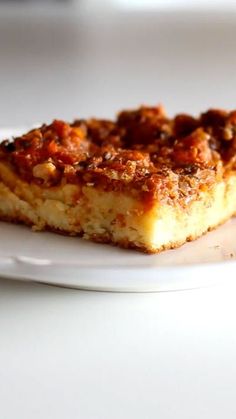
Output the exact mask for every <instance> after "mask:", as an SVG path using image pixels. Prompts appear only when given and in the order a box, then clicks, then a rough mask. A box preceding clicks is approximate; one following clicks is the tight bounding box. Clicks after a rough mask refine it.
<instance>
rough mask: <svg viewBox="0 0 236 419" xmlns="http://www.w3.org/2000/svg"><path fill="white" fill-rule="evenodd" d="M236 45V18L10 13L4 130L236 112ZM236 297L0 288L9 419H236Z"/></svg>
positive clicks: (1, 113) (2, 37)
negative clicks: (153, 109)
mask: <svg viewBox="0 0 236 419" xmlns="http://www.w3.org/2000/svg"><path fill="white" fill-rule="evenodd" d="M68 19H69V20H68ZM68 22H69V24H68ZM235 32H236V25H235V15H234V14H232V15H231V14H230V13H227V14H224V15H223V14H218V15H217V16H215V15H214V13H213V14H212V13H211V14H210V15H205V14H203V15H201V14H198V13H194V14H190V15H186V14H184V13H181V14H177V15H175V14H171V13H170V14H164V15H163V14H157V15H154V14H153V13H151V14H143V15H140V14H139V15H133V14H128V15H126V14H124V15H123V14H119V15H116V16H113V17H112V18H109V19H107V18H106V17H104V16H99V13H98V15H97V17H96V20H94V18H85V16H81V17H78V16H75V15H73V13H72V14H70V16H69V17H68V16H66V15H65V14H61V15H60V16H57V17H55V16H54V17H52V16H51V17H50V16H49V15H47V14H46V13H44V18H43V19H42V16H40V15H37V16H33V15H32V14H31V15H30V13H28V12H27V11H26V12H25V13H21V14H20V16H18V17H17V16H15V17H14V16H13V15H11V14H10V13H0V60H1V61H0V87H1V89H0V125H1V126H10V125H12V126H21V125H22V126H25V125H28V124H32V123H35V122H37V121H44V120H50V119H52V118H54V117H62V118H68V119H73V118H74V117H76V116H88V115H91V114H94V115H101V116H111V115H112V114H113V113H114V112H115V111H116V110H117V109H119V108H121V107H124V106H125V104H126V105H127V106H136V105H137V104H140V103H142V102H146V103H156V102H159V101H163V102H164V103H165V104H166V105H167V108H168V110H169V111H170V112H171V113H173V112H175V111H181V110H182V111H188V110H191V111H193V112H199V111H200V110H202V109H205V108H207V107H208V106H212V105H214V106H223V107H229V108H230V107H235V105H236V96H235V82H236V55H235V53H234V49H235V35H236V34H235ZM0 245H1V246H3V245H4V243H1V244H0ZM235 296H236V287H235V286H234V285H233V284H232V281H231V284H230V286H229V285H228V282H227V278H225V284H223V285H222V286H220V287H219V286H218V287H215V288H209V289H202V290H195V291H184V292H175V293H161V294H106V293H93V292H80V291H74V290H67V289H60V288H54V287H50V286H43V285H37V284H27V283H20V282H14V281H7V280H4V279H2V280H0V418H1V419H32V418H34V419H41V418H43V419H51V418H53V419H54V418H55V419H67V418H68V419H74V418H81V419H118V418H119V419H133V418H134V419H156V418H160V419H178V418H180V419H195V418H196V419H211V418H214V419H221V418H227V419H235V417H236V331H235V319H236V304H235V300H236V298H235Z"/></svg>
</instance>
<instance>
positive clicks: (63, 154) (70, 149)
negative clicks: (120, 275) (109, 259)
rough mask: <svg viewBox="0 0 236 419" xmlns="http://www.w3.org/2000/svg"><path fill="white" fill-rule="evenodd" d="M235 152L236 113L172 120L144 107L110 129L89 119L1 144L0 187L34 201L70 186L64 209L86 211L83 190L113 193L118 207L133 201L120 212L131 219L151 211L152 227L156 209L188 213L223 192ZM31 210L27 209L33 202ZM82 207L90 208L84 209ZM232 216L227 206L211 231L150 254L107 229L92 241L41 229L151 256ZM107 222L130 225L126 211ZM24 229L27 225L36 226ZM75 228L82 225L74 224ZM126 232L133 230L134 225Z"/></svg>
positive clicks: (143, 243)
mask: <svg viewBox="0 0 236 419" xmlns="http://www.w3.org/2000/svg"><path fill="white" fill-rule="evenodd" d="M235 149H236V111H233V112H226V111H223V110H209V111H208V112H205V113H203V114H201V115H200V116H199V117H198V118H194V117H192V116H189V115H185V114H181V115H177V116H176V117H175V118H173V119H171V118H168V117H167V115H166V113H165V111H164V109H163V107H162V106H157V107H144V106H143V107H141V108H139V109H137V110H133V111H123V112H121V113H120V114H119V115H118V117H117V118H116V120H115V121H107V120H97V119H90V120H76V121H75V122H73V123H72V124H68V123H65V122H63V121H58V120H55V121H54V122H53V123H52V124H50V125H43V126H41V127H40V128H37V129H34V130H32V131H30V132H29V133H27V134H25V135H23V136H22V137H18V138H15V139H13V141H11V140H10V141H9V140H5V141H3V142H2V143H1V144H0V182H1V181H2V183H3V186H7V188H9V191H10V192H13V193H14V194H15V196H17V198H19V199H20V200H22V199H26V198H25V192H23V190H24V189H25V188H26V187H27V185H28V187H29V188H31V189H32V190H33V191H34V193H36V192H35V191H37V194H38V195H37V194H36V195H34V197H37V199H38V196H39V194H41V195H42V196H44V195H45V193H46V192H45V191H48V190H60V189H61V188H62V187H64V186H65V185H74V187H75V188H74V189H73V196H70V204H68V203H67V202H66V200H64V201H63V203H66V205H67V204H68V205H70V206H73V205H74V206H75V205H77V203H78V202H81V203H83V205H84V206H86V202H88V201H89V199H90V198H88V196H86V199H85V195H86V194H85V193H84V190H85V189H86V190H87V189H93V190H96V191H99V193H100V194H101V193H104V194H109V193H110V194H111V193H112V194H114V196H116V197H119V199H122V197H123V196H125V197H129V198H130V199H131V200H132V204H130V205H131V208H132V209H131V210H130V209H127V208H128V206H127V208H126V212H127V211H128V212H130V211H131V212H132V214H135V217H139V219H142V217H145V216H146V215H147V214H149V212H150V213H153V209H154V208H155V216H154V218H153V219H155V220H157V213H159V212H160V208H162V209H163V208H167V207H168V211H171V208H172V209H175V208H177V209H178V211H181V210H183V211H185V212H188V211H189V208H190V206H191V205H192V203H194V202H197V201H201V202H202V205H203V206H204V205H205V203H204V198H203V197H204V194H205V193H207V194H208V195H207V196H208V197H207V202H208V201H209V196H210V195H212V199H211V200H213V201H214V193H215V192H214V191H215V190H216V188H215V187H216V185H219V184H220V183H222V182H223V183H225V185H224V186H225V187H226V189H227V185H228V183H230V182H231V180H230V178H231V177H232V176H233V177H234V175H235V174H236V172H235V170H236V166H235V165H236V160H235V156H236V153H235ZM1 164H2V165H1ZM6 171H8V175H9V174H10V173H11V175H14V176H15V177H14V179H15V180H14V181H11V182H8V180H7V179H8V177H9V176H10V175H9V176H8V175H4V173H6ZM16 179H18V180H19V182H20V183H19V182H18V186H17V188H15V187H14V185H13V184H14V183H16ZM19 185H20V186H19ZM4 191H5V189H4ZM19 191H20V192H19ZM39 191H40V192H39ZM3 194H5V195H4V197H5V198H4V197H3ZM115 194H116V195H115ZM225 194H226V192H225ZM104 196H105V195H104ZM224 196H225V195H224ZM1 197H2V198H1ZM0 198H1V199H9V197H8V198H6V192H4V193H3V188H2V192H1V189H0ZM27 199H28V198H27ZM27 199H26V201H27ZM50 199H51V198H50ZM119 199H118V200H117V202H118V205H119ZM227 199H228V198H227ZM17 205H18V207H19V205H20V204H19V203H18V204H15V207H16V208H18V207H17ZM30 205H31V209H32V207H34V204H33V201H32V202H31V203H30ZM89 205H92V204H91V202H89ZM94 205H95V206H96V202H94ZM109 205H111V204H108V207H109ZM207 205H211V204H209V202H208V204H207ZM157 206H158V208H159V209H157ZM101 208H102V207H101ZM99 211H100V210H99ZM101 211H103V213H102V214H103V215H102V216H103V217H105V216H106V217H107V214H108V213H109V208H108V209H106V211H108V212H107V213H106V212H105V210H101ZM235 211H236V204H235V208H234V207H233V206H230V210H229V211H228V213H225V214H222V217H220V216H219V217H218V218H217V219H216V221H215V222H214V223H210V222H209V223H208V225H205V224H204V228H202V229H201V228H200V229H199V230H194V231H193V232H191V234H190V235H189V233H188V234H187V233H186V234H187V235H186V237H184V238H183V237H182V238H181V239H180V240H178V237H173V238H172V239H171V237H170V238H169V239H168V241H167V242H165V241H164V242H163V243H162V244H161V243H159V241H158V245H156V244H153V243H152V244H151V245H150V246H149V244H148V243H149V242H148V240H149V239H148V238H147V239H145V240H143V239H140V238H139V239H137V240H136V239H135V241H134V240H133V239H132V237H131V238H130V237H129V234H127V233H126V235H123V236H122V235H121V236H119V238H117V239H114V237H113V233H112V234H111V232H110V231H109V226H107V225H106V228H105V232H104V231H103V232H101V231H100V232H98V233H97V232H96V229H94V231H89V232H87V231H86V229H85V228H84V227H83V225H81V227H80V228H79V229H78V228H77V227H76V229H75V230H73V226H72V227H71V230H67V228H66V229H65V230H63V227H61V228H60V227H57V226H55V225H50V223H48V222H47V223H44V225H43V224H42V229H43V228H49V229H53V230H58V229H59V230H61V231H65V232H66V233H69V234H73V233H74V234H79V235H83V234H84V235H85V236H88V238H90V239H93V240H96V241H102V242H113V243H118V244H120V245H122V246H123V247H138V248H141V249H145V250H147V251H151V252H152V251H160V250H162V249H164V248H171V247H176V246H177V245H178V244H182V243H183V242H184V241H186V240H192V239H194V238H196V237H197V236H199V235H201V234H203V233H204V232H206V231H207V230H208V229H211V228H213V227H214V226H216V225H217V224H219V223H221V222H223V220H224V219H227V218H229V217H230V216H231V215H232V214H233V213H234V212H235ZM18 212H19V211H18ZM110 212H111V209H110ZM113 212H114V211H113ZM12 214H13V213H12ZM12 214H8V213H7V210H3V209H2V211H1V207H0V219H6V218H8V219H10V220H15V221H23V222H25V221H24V219H25V218H27V217H24V215H22V214H21V216H19V215H17V211H15V213H14V214H15V215H12ZM100 215H101V213H100ZM162 216H163V215H162ZM37 217H38V216H37ZM163 217H164V216H163ZM100 218H101V217H100ZM40 222H41V223H42V220H41V221H40ZM111 222H112V223H113V225H114V224H116V226H117V228H118V227H120V229H122V228H124V229H125V227H127V225H128V223H129V222H130V220H128V219H127V214H126V213H125V211H119V208H117V213H116V214H115V215H114V219H112V220H111ZM145 222H146V221H145ZM29 224H32V225H34V224H35V221H32V222H29ZM78 224H81V223H80V221H78ZM100 224H101V225H102V222H101V223H100ZM101 225H100V226H101ZM137 226H138V220H137ZM132 228H133V229H138V227H136V225H135V227H134V226H133V227H132ZM169 236H170V235H169ZM169 236H168V237H169ZM155 243H157V242H156V241H155Z"/></svg>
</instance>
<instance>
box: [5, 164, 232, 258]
mask: <svg viewBox="0 0 236 419" xmlns="http://www.w3.org/2000/svg"><path fill="white" fill-rule="evenodd" d="M235 213H236V175H229V176H228V177H227V179H226V180H224V181H220V182H217V183H216V184H215V185H214V186H212V187H211V189H210V190H209V191H204V192H202V193H201V194H200V196H199V197H198V199H197V200H193V201H192V202H190V204H189V206H188V207H187V208H185V209H183V208H182V207H181V206H172V205H167V204H165V205H163V204H162V205H160V204H159V203H158V202H156V203H154V204H153V206H152V208H150V209H149V210H148V211H146V210H145V208H143V207H142V204H141V203H140V202H138V201H136V200H135V199H134V198H133V197H130V196H128V195H125V194H124V193H118V192H112V191H111V192H103V191H102V190H98V189H95V188H94V187H93V186H83V187H82V186H80V185H70V184H65V185H63V184H62V185H59V186H56V187H50V188H43V187H40V186H38V185H36V184H34V183H33V184H30V185H29V184H27V183H26V182H24V181H22V180H21V179H19V178H18V177H17V176H16V174H15V173H14V172H13V171H12V170H11V168H10V166H9V165H7V164H5V163H0V219H2V220H9V221H13V222H22V223H25V224H29V225H31V226H32V227H33V229H34V230H47V229H50V230H55V231H59V232H60V231H61V232H63V233H66V234H69V235H82V236H83V237H84V238H86V239H92V240H95V241H100V242H106V243H113V244H119V245H122V246H124V247H134V248H140V249H142V250H145V251H147V252H159V251H161V250H163V249H168V248H174V247H177V246H180V245H181V244H183V243H184V242H186V241H189V240H194V239H195V238H197V237H199V236H201V235H202V234H204V233H205V232H207V231H208V230H209V229H212V228H214V227H216V226H217V225H218V224H220V223H222V222H224V221H225V220H227V219H228V218H230V217H231V216H232V215H234V214H235Z"/></svg>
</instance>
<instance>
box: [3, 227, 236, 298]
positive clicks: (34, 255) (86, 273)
mask: <svg viewBox="0 0 236 419" xmlns="http://www.w3.org/2000/svg"><path fill="white" fill-rule="evenodd" d="M0 237H1V249H0V275H1V276H3V277H5V278H14V279H22V280H25V279H26V280H33V281H40V282H46V283H51V284H57V285H62V286H66V287H75V288H83V289H95V290H107V291H169V290H180V289H190V288H196V287H202V286H209V285H212V284H215V283H216V282H219V281H228V280H229V279H230V278H231V279H232V278H233V277H235V273H236V260H235V259H236V256H235V255H236V239H235V237H236V220H231V221H229V222H228V223H226V224H225V225H224V226H221V227H220V228H218V229H217V230H215V231H213V232H211V233H209V234H207V235H206V236H204V237H202V238H200V239H199V240H197V241H195V242H192V243H187V244H186V245H184V246H183V247H181V248H179V249H175V250H170V251H166V252H163V253H161V254H159V255H145V254H142V253H139V252H136V251H131V250H123V249H119V248H116V247H113V246H109V245H102V244H96V243H90V242H87V241H85V240H83V239H80V238H77V237H64V236H60V235H56V234H53V233H34V232H32V231H31V230H30V229H28V228H27V227H24V226H15V225H10V224H7V223H0Z"/></svg>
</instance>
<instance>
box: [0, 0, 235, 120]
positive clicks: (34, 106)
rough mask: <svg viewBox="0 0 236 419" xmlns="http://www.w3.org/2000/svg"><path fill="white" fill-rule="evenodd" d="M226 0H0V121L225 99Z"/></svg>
mask: <svg viewBox="0 0 236 419" xmlns="http://www.w3.org/2000/svg"><path fill="white" fill-rule="evenodd" d="M235 39H236V2H235V1H232V0H225V1H222V0H214V1H213V0H212V1H211V0H208V1H204V0H192V1H191V0H80V1H79V0H64V1H63V0H54V1H53V0H51V1H50V0H44V1H43V0H38V1H37V0H28V1H27V0H25V1H23V0H22V1H20V0H19V1H9V0H8V1H5V2H4V1H0V126H5V127H6V126H25V125H31V124H34V123H37V122H42V121H50V120H51V119H53V118H65V119H68V120H72V119H74V118H75V117H80V116H81V117H87V116H91V115H95V116H102V117H112V116H113V115H114V113H115V112H116V111H117V110H119V109H120V108H124V107H132V106H137V105H140V104H143V103H147V104H152V105H153V104H156V103H159V102H162V103H164V104H165V106H166V108H167V110H168V112H169V113H170V114H173V113H174V112H177V111H185V112H195V113H197V112H199V111H201V110H204V109H205V108H207V107H209V106H214V107H220V106H221V107H227V108H230V107H235V108H236V97H235V85H236V55H235V51H234V50H235Z"/></svg>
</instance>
